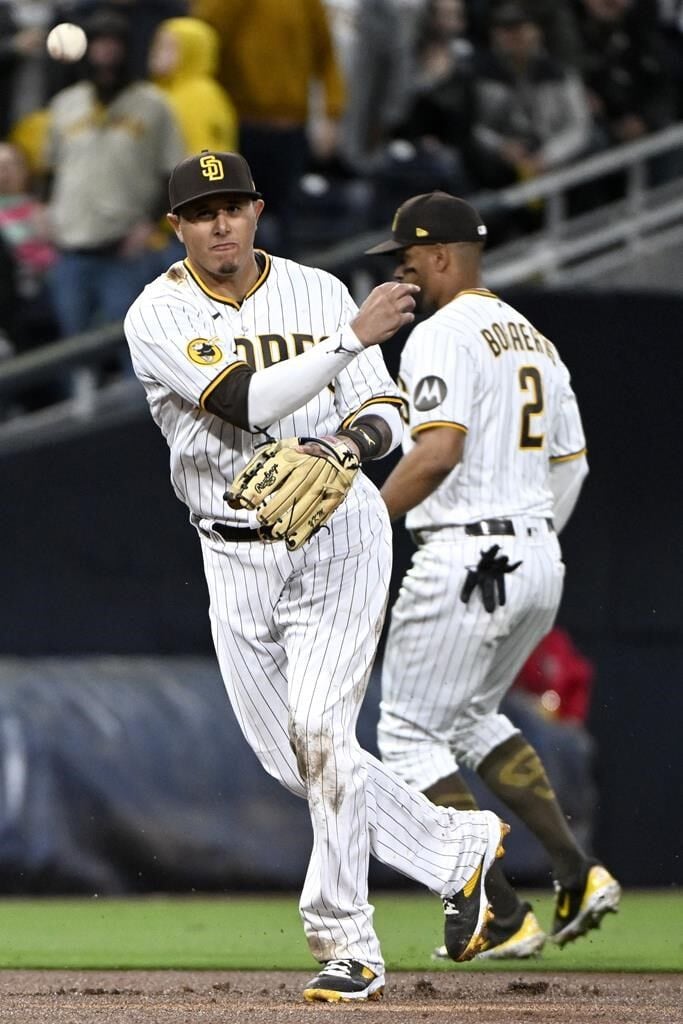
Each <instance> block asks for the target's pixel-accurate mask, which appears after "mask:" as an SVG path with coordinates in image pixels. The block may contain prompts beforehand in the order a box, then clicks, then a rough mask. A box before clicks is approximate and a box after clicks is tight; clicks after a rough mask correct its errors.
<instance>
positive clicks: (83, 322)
mask: <svg viewBox="0 0 683 1024" xmlns="http://www.w3.org/2000/svg"><path fill="white" fill-rule="evenodd" d="M62 21H70V22H75V23H77V24H79V25H81V26H82V27H83V28H84V29H85V30H86V33H87V36H88V40H89V43H88V49H87V52H86V55H85V57H84V58H83V59H82V60H81V61H79V62H77V63H75V64H64V63H59V62H56V61H54V60H51V59H50V58H49V57H48V56H47V53H46V49H45V39H46V36H47V33H48V31H49V30H50V28H52V27H53V26H54V25H55V24H57V23H59V22H62ZM682 75H683V0H109V2H107V3H102V2H101V0H58V2H42V0H0V281H1V282H2V283H1V285H0V354H2V352H3V351H4V352H5V353H7V352H12V351H18V352H22V351H25V350H27V349H29V348H31V347H34V346H36V345H41V344H45V343H46V342H48V341H51V340H55V339H58V338H63V337H70V336H72V335H74V334H78V333H80V332H81V331H85V330H89V329H91V328H94V327H97V326H98V325H99V324H102V323H107V322H112V321H117V320H120V319H121V318H122V317H123V316H124V314H125V312H126V309H127V308H128V306H129V304H130V302H131V301H132V299H133V298H134V297H135V295H136V294H137V293H138V292H139V290H140V289H141V288H142V287H143V286H144V284H145V283H146V282H147V281H149V280H150V279H151V278H152V277H153V276H155V275H156V274H157V273H159V272H161V270H162V269H164V268H165V267H166V266H168V265H169V264H170V263H171V262H173V261H174V260H175V259H178V258H180V257H181V256H182V250H181V249H180V247H179V245H178V243H177V241H176V240H175V238H174V237H173V236H172V235H171V233H170V231H169V229H168V227H167V225H166V222H165V218H164V213H165V210H166V208H167V194H166V182H167V178H168V174H169V172H170V170H171V168H172V167H173V165H174V164H175V163H176V162H177V161H178V160H180V159H181V158H182V157H183V156H184V155H186V154H187V153H190V152H198V151H199V150H201V149H205V148H206V149H236V150H239V151H240V152H242V153H243V154H244V155H245V156H246V158H247V159H248V161H249V163H250V164H251V167H252V170H253V174H254V178H255V181H256V185H257V188H259V189H260V190H262V191H263V193H264V196H265V199H266V203H267V207H266V214H265V215H264V217H263V218H262V223H261V225H260V226H259V240H260V244H262V245H263V247H264V248H268V249H270V250H271V251H273V252H277V253H279V254H281V255H294V256H298V257H300V256H301V255H302V253H304V252H305V251H306V250H311V249H315V248H321V247H324V246H327V245H330V244H333V243H334V242H336V241H340V240H342V239H345V238H349V237H352V236H353V235H354V234H356V233H358V232H361V231H366V230H369V229H372V228H374V227H381V228H384V227H386V223H387V221H388V219H390V218H391V215H392V213H393V211H394V209H395V207H396V205H397V204H398V203H399V202H401V201H402V200H403V199H405V198H407V197H408V196H409V195H412V194H415V193H417V192H423V191H429V190H431V189H434V188H443V189H445V190H447V191H449V192H453V193H456V194H460V195H467V196H472V195H476V194H478V193H480V192H481V191H482V190H495V189H498V188H500V187H503V186H506V185H509V184H512V183H514V182H516V181H520V180H526V179H529V178H533V177H535V176H537V175H539V174H542V173H543V172H544V171H547V170H550V169H553V168H559V167H563V166H566V165H567V164H570V163H572V162H574V161H576V160H578V159H580V158H582V157H584V156H587V155H589V154H592V153H596V152H600V151H602V150H605V149H606V148H608V147H610V146H614V145H616V144H619V143H621V142H625V141H630V140H633V139H638V138H640V137H642V136H644V135H647V134H648V133H652V132H654V131H658V130H659V129H661V128H664V127H666V126H667V125H669V124H672V123H675V122H676V121H679V120H681V119H683V83H682ZM524 229H525V225H523V224H522V225H520V224H519V223H518V224H515V225H514V226H513V227H512V228H511V230H512V231H518V232H519V231H520V230H521V231H523V230H524ZM503 234H504V233H503ZM500 240H504V238H503V235H501V238H500ZM496 241H497V239H495V238H494V243H495V242H496Z"/></svg>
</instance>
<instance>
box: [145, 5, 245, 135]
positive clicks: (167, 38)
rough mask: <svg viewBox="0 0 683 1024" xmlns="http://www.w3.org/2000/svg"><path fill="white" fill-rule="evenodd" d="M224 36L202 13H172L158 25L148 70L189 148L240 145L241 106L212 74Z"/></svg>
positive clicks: (213, 73)
mask: <svg viewBox="0 0 683 1024" xmlns="http://www.w3.org/2000/svg"><path fill="white" fill-rule="evenodd" d="M219 49H220V39H219V36H218V33H217V32H216V30H215V29H214V28H212V26H211V25H209V24H207V23H206V22H205V21H201V20H200V19H199V18H168V19H167V20H166V21H162V22H161V24H160V25H159V27H158V28H157V30H156V33H155V35H154V38H153V40H152V45H151V47H150V52H149V75H150V78H151V79H152V81H153V82H154V83H155V85H157V86H159V88H160V89H162V90H163V92H164V93H165V94H166V99H167V100H168V102H169V104H170V106H171V108H172V110H173V112H174V114H175V116H176V120H177V121H178V125H179V127H180V130H181V133H182V136H183V140H184V142H185V147H186V149H187V152H188V154H190V153H198V152H200V150H202V149H212V150H219V151H223V152H224V151H226V150H236V149H237V137H238V136H237V112H236V110H235V107H234V105H233V103H232V100H231V99H230V97H229V95H228V93H227V92H226V90H225V89H224V88H223V86H222V85H220V84H219V83H218V81H216V78H215V77H214V76H215V74H216V71H217V68H218V55H219Z"/></svg>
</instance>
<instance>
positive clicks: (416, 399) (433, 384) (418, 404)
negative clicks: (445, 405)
mask: <svg viewBox="0 0 683 1024" xmlns="http://www.w3.org/2000/svg"><path fill="white" fill-rule="evenodd" d="M447 393H448V388H447V387H446V382H445V380H442V379H441V377H434V376H431V375H430V376H429V377H423V378H422V380H420V381H418V382H417V384H416V386H415V390H414V392H413V405H414V406H415V408H416V409H417V410H418V411H419V412H429V410H430V409H436V407H437V405H441V403H442V402H443V400H444V398H445V397H446V395H447Z"/></svg>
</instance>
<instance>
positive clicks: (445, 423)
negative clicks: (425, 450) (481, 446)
mask: <svg viewBox="0 0 683 1024" xmlns="http://www.w3.org/2000/svg"><path fill="white" fill-rule="evenodd" d="M432 427H451V428H452V429H453V430H459V431H460V432H461V433H463V434H466V433H467V427H463V425H462V423H454V422H453V421H452V420H431V421H430V422H429V423H419V424H418V425H417V426H416V427H414V428H413V429H412V430H411V431H410V436H411V437H415V435H416V434H420V433H421V432H422V431H423V430H431V429H432Z"/></svg>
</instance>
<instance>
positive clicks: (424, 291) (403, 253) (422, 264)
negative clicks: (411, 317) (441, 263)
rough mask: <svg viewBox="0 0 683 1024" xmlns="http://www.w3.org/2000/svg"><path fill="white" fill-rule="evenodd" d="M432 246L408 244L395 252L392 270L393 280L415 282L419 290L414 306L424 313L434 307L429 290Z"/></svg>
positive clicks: (431, 269)
mask: <svg viewBox="0 0 683 1024" xmlns="http://www.w3.org/2000/svg"><path fill="white" fill-rule="evenodd" d="M431 250H432V246H429V245H409V246H408V248H407V249H399V251H398V252H397V254H396V255H397V258H398V266H397V267H396V270H395V271H394V280H395V281H401V282H404V283H405V284H417V285H419V286H420V291H419V292H418V294H417V295H416V296H415V303H416V308H417V310H418V311H419V312H421V313H426V312H428V311H429V310H431V309H433V308H434V307H435V300H434V298H433V296H432V294H431V292H430V278H431V276H432V271H433V261H432V258H431Z"/></svg>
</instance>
